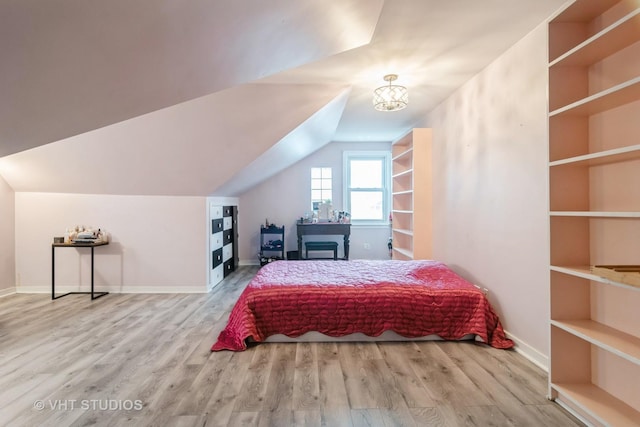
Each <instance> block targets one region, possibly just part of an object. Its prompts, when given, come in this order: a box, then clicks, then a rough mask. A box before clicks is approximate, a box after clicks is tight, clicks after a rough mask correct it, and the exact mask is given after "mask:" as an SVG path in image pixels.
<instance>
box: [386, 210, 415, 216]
mask: <svg viewBox="0 0 640 427" xmlns="http://www.w3.org/2000/svg"><path fill="white" fill-rule="evenodd" d="M391 212H392V213H394V214H397V213H399V214H407V215H410V214H412V213H413V211H409V210H400V209H394V210H392V211H391Z"/></svg>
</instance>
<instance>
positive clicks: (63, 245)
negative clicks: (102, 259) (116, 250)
mask: <svg viewBox="0 0 640 427" xmlns="http://www.w3.org/2000/svg"><path fill="white" fill-rule="evenodd" d="M108 244H109V242H99V243H53V244H52V245H51V299H58V298H62V297H63V296H66V295H69V294H91V299H92V300H94V299H97V298H100V297H101V296H104V295H107V294H108V293H109V292H94V290H93V249H94V248H95V247H96V246H104V245H108ZM56 248H91V292H67V293H66V294H62V295H56Z"/></svg>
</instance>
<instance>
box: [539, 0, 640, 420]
mask: <svg viewBox="0 0 640 427" xmlns="http://www.w3.org/2000/svg"><path fill="white" fill-rule="evenodd" d="M549 184H550V188H549V190H550V191H549V194H550V202H549V206H550V244H551V247H550V253H551V260H550V261H551V265H550V271H551V273H550V274H551V289H550V298H551V301H550V303H551V304H550V309H551V319H550V366H549V397H550V398H552V399H556V400H557V401H558V402H559V403H560V404H562V405H563V406H565V407H567V408H569V409H570V410H572V411H573V412H574V413H575V414H577V415H578V416H580V417H581V418H583V419H584V420H585V421H587V422H588V423H590V424H593V425H610V426H618V425H620V426H622V425H624V426H633V425H640V288H638V287H635V286H632V285H629V284H625V283H620V282H615V281H612V280H609V279H606V278H603V277H600V276H598V275H596V274H593V273H592V271H591V268H590V267H591V266H593V265H615V264H618V265H620V264H629V265H638V264H640V2H638V1H637V0H634V1H628V0H577V1H575V2H573V3H572V4H570V5H569V6H568V7H567V8H565V9H564V10H562V11H560V12H559V13H558V14H557V15H556V16H555V17H553V18H552V19H551V20H550V22H549Z"/></svg>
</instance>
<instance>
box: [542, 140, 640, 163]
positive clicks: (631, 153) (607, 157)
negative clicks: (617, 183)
mask: <svg viewBox="0 0 640 427" xmlns="http://www.w3.org/2000/svg"><path fill="white" fill-rule="evenodd" d="M637 159H640V144H636V145H629V146H627V147H621V148H614V149H611V150H605V151H598V152H597V153H590V154H584V155H582V156H575V157H569V158H566V159H560V160H554V161H553V162H549V167H553V166H563V165H576V166H580V165H584V166H597V165H604V164H608V163H619V162H624V161H629V160H637Z"/></svg>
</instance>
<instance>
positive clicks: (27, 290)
mask: <svg viewBox="0 0 640 427" xmlns="http://www.w3.org/2000/svg"><path fill="white" fill-rule="evenodd" d="M89 290H90V289H87V288H86V287H84V286H83V287H82V288H81V289H80V288H78V287H77V286H56V294H64V293H66V292H78V291H82V292H87V291H89ZM95 292H109V293H112V294H206V293H207V292H208V290H207V287H206V286H96V288H95ZM16 293H18V294H51V286H20V287H17V288H16Z"/></svg>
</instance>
